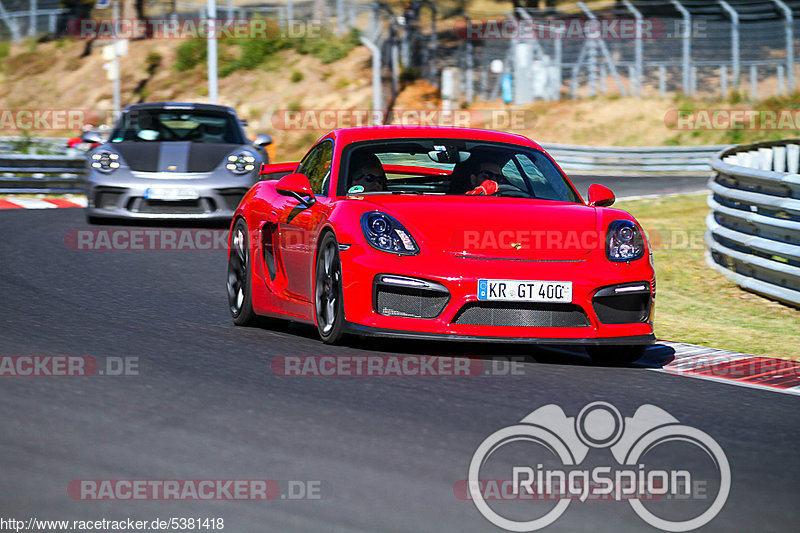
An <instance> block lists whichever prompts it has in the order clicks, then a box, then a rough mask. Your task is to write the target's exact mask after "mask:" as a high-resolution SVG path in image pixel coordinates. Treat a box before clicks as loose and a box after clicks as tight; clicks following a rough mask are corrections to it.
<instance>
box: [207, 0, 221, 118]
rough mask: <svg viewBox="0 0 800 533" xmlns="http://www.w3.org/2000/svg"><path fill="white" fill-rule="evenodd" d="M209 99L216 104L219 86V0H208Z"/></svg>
mask: <svg viewBox="0 0 800 533" xmlns="http://www.w3.org/2000/svg"><path fill="white" fill-rule="evenodd" d="M206 11H207V12H208V13H207V15H208V23H209V24H208V101H209V103H212V104H216V103H217V97H218V94H217V93H218V92H219V89H218V87H217V0H208V8H207V9H206Z"/></svg>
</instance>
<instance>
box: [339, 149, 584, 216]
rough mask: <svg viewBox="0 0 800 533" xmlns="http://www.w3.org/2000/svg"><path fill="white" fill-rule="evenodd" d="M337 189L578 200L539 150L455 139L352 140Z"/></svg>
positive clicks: (575, 194)
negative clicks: (356, 141) (359, 141)
mask: <svg viewBox="0 0 800 533" xmlns="http://www.w3.org/2000/svg"><path fill="white" fill-rule="evenodd" d="M342 160H343V162H345V165H343V168H344V169H345V173H344V174H343V179H342V180H340V181H342V182H343V183H342V185H341V186H340V191H339V194H342V195H344V194H351V195H352V194H359V195H362V194H403V193H406V194H437V195H490V196H503V197H515V198H537V199H543V200H555V201H564V202H580V201H581V200H580V197H579V196H578V194H577V193H576V192H575V190H574V189H573V188H572V186H571V185H570V184H569V182H568V181H567V180H566V178H565V177H564V175H563V174H562V173H561V171H559V169H558V167H556V166H555V165H554V164H553V162H552V161H551V160H550V159H549V158H548V157H547V156H546V155H545V154H544V153H543V152H541V151H539V150H535V149H533V148H528V147H524V146H518V145H512V144H502V143H490V142H483V141H464V140H458V139H413V140H390V141H382V142H374V141H367V142H363V143H356V144H354V145H352V146H351V147H350V148H349V150H348V151H346V152H345V154H343V159H342Z"/></svg>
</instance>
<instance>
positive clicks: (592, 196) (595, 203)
mask: <svg viewBox="0 0 800 533" xmlns="http://www.w3.org/2000/svg"><path fill="white" fill-rule="evenodd" d="M615 199H616V198H614V193H613V192H611V189H609V188H608V187H606V186H604V185H600V184H599V183H594V184H592V185H590V186H589V205H590V206H592V207H608V206H610V205H612V204H613V203H614V200H615Z"/></svg>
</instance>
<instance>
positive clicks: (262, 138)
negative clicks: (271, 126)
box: [253, 133, 272, 148]
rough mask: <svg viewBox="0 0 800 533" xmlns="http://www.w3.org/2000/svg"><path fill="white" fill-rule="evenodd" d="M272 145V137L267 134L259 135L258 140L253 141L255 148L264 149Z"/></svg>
mask: <svg viewBox="0 0 800 533" xmlns="http://www.w3.org/2000/svg"><path fill="white" fill-rule="evenodd" d="M270 144H272V137H270V136H269V135H267V134H266V133H259V134H258V135H256V140H255V141H253V146H255V147H256V148H264V147H265V146H269V145H270Z"/></svg>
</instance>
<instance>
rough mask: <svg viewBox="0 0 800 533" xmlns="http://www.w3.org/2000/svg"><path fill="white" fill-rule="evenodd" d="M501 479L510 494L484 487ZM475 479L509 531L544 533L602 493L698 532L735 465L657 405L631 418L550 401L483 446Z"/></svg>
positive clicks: (485, 506)
mask: <svg viewBox="0 0 800 533" xmlns="http://www.w3.org/2000/svg"><path fill="white" fill-rule="evenodd" d="M497 480H505V481H504V483H503V484H502V485H501V486H503V487H505V488H504V492H498V497H494V496H492V497H490V496H489V495H488V494H487V493H486V487H487V486H490V485H491V484H492V482H496V481H497ZM508 481H510V483H507V482H508ZM467 482H468V488H469V498H470V499H471V500H472V502H473V503H474V505H475V506H476V507H477V509H478V511H479V512H480V513H481V514H482V515H483V516H484V517H485V518H486V519H487V520H489V521H490V522H491V523H492V524H494V525H496V526H498V527H501V528H503V529H506V530H508V531H537V530H539V529H542V528H544V527H546V526H548V525H551V524H552V523H553V522H555V521H556V520H558V518H559V517H560V516H561V515H563V514H564V513H565V512H566V511H567V508H568V507H569V506H570V505H571V504H573V503H575V504H576V505H580V503H582V502H585V501H587V500H593V499H595V498H596V497H601V498H604V499H606V500H615V501H618V502H625V503H627V504H629V505H630V507H631V509H632V510H633V512H634V513H636V514H637V515H638V516H639V517H640V518H641V519H642V520H644V521H645V522H647V523H648V524H650V525H651V526H654V527H656V528H659V529H662V530H665V531H691V530H693V529H696V528H698V527H701V526H703V525H705V524H707V523H708V522H710V521H711V520H713V519H714V517H715V516H717V514H718V513H719V512H720V511H721V510H722V507H723V506H724V505H725V502H726V500H727V498H728V493H729V492H730V488H731V470H730V466H729V464H728V459H727V457H726V455H725V452H724V451H723V450H722V448H721V447H720V445H719V444H718V443H717V442H716V441H715V440H714V439H713V438H712V437H711V436H710V435H708V434H707V433H705V432H703V431H701V430H699V429H696V428H694V427H691V426H687V425H684V424H681V423H680V422H679V421H678V420H677V419H676V418H675V417H673V416H672V415H670V414H669V413H667V412H666V411H664V410H663V409H660V408H659V407H656V406H654V405H647V404H645V405H642V406H640V407H639V408H638V409H637V410H636V412H635V413H634V415H633V416H632V417H623V416H622V414H621V413H620V412H619V410H618V409H617V408H616V407H614V406H613V405H611V404H609V403H607V402H593V403H590V404H588V405H586V406H585V407H583V409H581V410H580V412H579V413H578V414H577V416H567V415H566V414H565V413H564V411H563V410H562V409H561V407H559V406H557V405H554V404H550V405H546V406H543V407H540V408H539V409H536V410H535V411H533V412H532V413H530V414H529V415H527V416H526V417H524V418H523V419H522V420H521V421H520V422H518V423H516V424H513V425H510V426H507V427H504V428H501V429H499V430H497V431H495V432H494V433H492V434H491V435H489V436H488V437H487V438H486V439H485V440H484V441H483V442H481V443H480V444H479V445H478V448H477V449H476V450H475V453H474V455H473V456H472V459H471V461H470V464H469V475H468V477H467ZM457 487H458V484H456V488H457ZM454 490H455V489H454ZM456 494H457V495H458V493H457V491H456ZM503 496H507V498H504V497H503ZM521 500H524V501H526V505H525V506H523V508H520V507H519V503H518V502H519V501H521ZM553 501H556V503H555V505H553ZM514 506H515V507H514Z"/></svg>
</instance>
